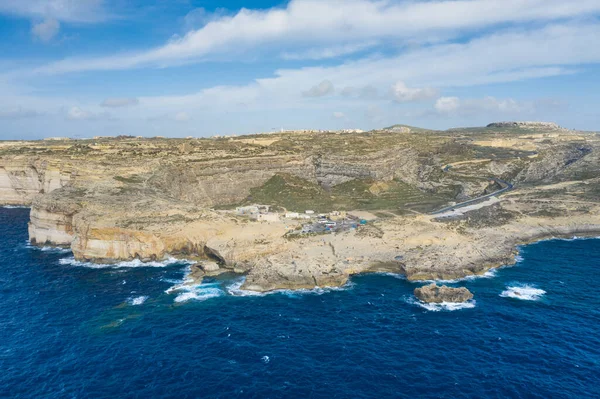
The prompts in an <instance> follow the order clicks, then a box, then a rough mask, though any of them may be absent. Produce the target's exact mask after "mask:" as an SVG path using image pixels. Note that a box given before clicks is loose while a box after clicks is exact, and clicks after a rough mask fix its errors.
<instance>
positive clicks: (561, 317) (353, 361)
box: [0, 208, 600, 398]
mask: <svg viewBox="0 0 600 399" xmlns="http://www.w3.org/2000/svg"><path fill="white" fill-rule="evenodd" d="M27 214H28V210H26V209H2V208H0V369H1V370H2V372H1V373H0V397H10V398H207V397H211V398H212V397H218V398H298V397H308V398H387V397H389V398H399V397H400V398H402V397H406V398H415V397H423V398H462V397H465V398H467V397H469V398H481V397H494V398H592V397H599V394H598V392H599V391H600V294H599V293H598V288H599V287H600V240H591V239H590V240H574V241H565V240H553V241H546V242H541V243H538V244H534V245H530V246H528V247H525V248H523V249H522V251H521V256H522V260H521V261H520V262H519V263H518V264H517V266H516V267H513V268H505V269H501V270H498V271H496V272H495V276H493V277H492V276H489V278H479V279H475V280H470V281H463V282H458V283H456V284H455V285H456V286H459V285H462V286H466V287H468V288H469V289H470V290H472V291H473V293H474V294H475V298H476V301H475V302H474V303H472V304H469V305H468V306H469V307H466V308H463V309H455V310H448V309H442V308H430V309H426V308H423V307H422V306H420V305H419V304H417V303H415V301H414V298H413V297H412V290H413V289H414V288H415V287H416V286H417V285H416V284H414V283H409V282H407V281H405V280H403V279H401V278H398V277H397V276H396V277H394V276H385V275H370V276H361V277H357V278H354V279H352V283H351V284H350V285H349V286H348V287H345V288H344V289H342V290H317V291H313V292H304V293H291V292H282V293H277V294H271V295H266V296H247V295H246V293H244V292H241V291H239V289H238V287H239V283H240V281H239V278H236V277H231V278H225V279H222V280H215V281H212V282H208V283H206V284H203V285H202V286H200V287H197V288H196V289H194V290H191V291H182V290H177V289H173V287H175V288H176V287H177V285H178V284H180V283H181V281H182V278H183V275H184V272H185V268H186V265H185V264H182V263H177V262H174V263H171V264H168V265H161V264H154V265H151V266H153V267H146V266H144V265H140V264H137V263H135V262H134V263H130V264H126V265H120V266H119V267H116V266H115V265H107V266H104V267H95V268H92V267H90V266H91V265H86V264H80V263H77V262H74V261H73V260H72V255H71V254H70V253H68V252H66V251H57V250H52V249H44V250H40V249H36V248H31V247H29V246H28V245H27V241H26V240H27V231H26V230H27V229H26V227H27V226H26V224H27ZM125 266H126V267H125Z"/></svg>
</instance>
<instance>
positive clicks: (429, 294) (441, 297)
mask: <svg viewBox="0 0 600 399" xmlns="http://www.w3.org/2000/svg"><path fill="white" fill-rule="evenodd" d="M415 296H416V297H417V298H419V300H421V301H423V302H426V303H444V302H449V303H463V302H467V301H470V300H471V299H473V294H472V293H471V291H469V290H468V289H466V288H465V287H460V288H451V287H447V286H445V285H442V286H441V287H440V286H438V285H436V284H430V285H426V286H424V287H419V288H415Z"/></svg>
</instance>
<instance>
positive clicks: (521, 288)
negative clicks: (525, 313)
mask: <svg viewBox="0 0 600 399" xmlns="http://www.w3.org/2000/svg"><path fill="white" fill-rule="evenodd" d="M545 294H546V291H544V290H542V289H540V288H537V287H534V286H532V285H529V284H516V285H512V286H507V287H506V290H504V291H502V293H501V294H500V296H501V297H504V298H515V299H521V300H523V301H538V300H540V299H541V298H542V297H543V296H544V295H545Z"/></svg>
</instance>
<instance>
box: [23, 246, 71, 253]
mask: <svg viewBox="0 0 600 399" xmlns="http://www.w3.org/2000/svg"><path fill="white" fill-rule="evenodd" d="M31 248H36V249H39V250H40V251H42V252H56V253H59V254H66V253H70V252H71V248H61V247H35V246H32V247H31Z"/></svg>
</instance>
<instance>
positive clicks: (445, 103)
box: [434, 97, 460, 113]
mask: <svg viewBox="0 0 600 399" xmlns="http://www.w3.org/2000/svg"><path fill="white" fill-rule="evenodd" d="M434 107H435V109H436V111H438V112H440V113H452V112H456V110H458V108H459V107H460V99H459V98H458V97H440V98H438V99H437V101H436V102H435V105H434Z"/></svg>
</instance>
